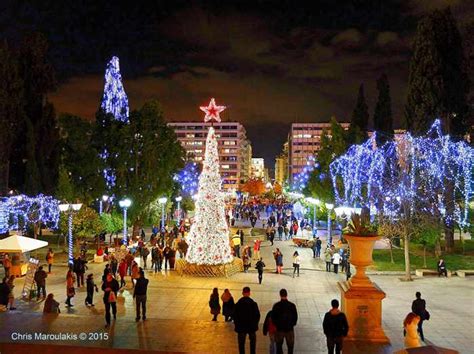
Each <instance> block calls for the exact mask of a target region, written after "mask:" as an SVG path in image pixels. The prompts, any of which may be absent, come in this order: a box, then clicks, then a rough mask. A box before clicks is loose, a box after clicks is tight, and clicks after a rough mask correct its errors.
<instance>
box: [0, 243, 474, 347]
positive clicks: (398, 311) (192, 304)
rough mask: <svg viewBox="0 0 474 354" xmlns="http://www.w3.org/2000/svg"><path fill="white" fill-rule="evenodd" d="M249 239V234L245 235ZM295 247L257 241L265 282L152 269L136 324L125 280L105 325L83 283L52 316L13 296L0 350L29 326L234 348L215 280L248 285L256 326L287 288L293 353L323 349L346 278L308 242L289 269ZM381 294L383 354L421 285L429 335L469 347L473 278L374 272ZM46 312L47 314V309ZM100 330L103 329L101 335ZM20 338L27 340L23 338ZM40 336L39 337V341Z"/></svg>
mask: <svg viewBox="0 0 474 354" xmlns="http://www.w3.org/2000/svg"><path fill="white" fill-rule="evenodd" d="M248 241H250V238H248ZM275 247H279V248H280V249H281V250H282V252H283V255H284V258H283V262H284V265H285V270H284V274H281V275H278V274H275V273H273V271H274V262H273V257H272V255H271V252H272V250H273V249H274V248H275ZM294 250H295V247H294V246H293V245H292V244H291V241H282V242H281V241H276V242H275V245H274V247H273V248H272V247H270V244H269V243H268V242H264V243H263V247H262V252H261V253H262V256H263V258H264V261H265V263H266V265H267V269H266V273H265V274H264V279H263V284H262V285H259V284H258V281H257V274H256V272H255V271H254V269H253V267H252V268H251V272H249V273H247V274H245V273H241V274H237V275H235V276H234V277H232V278H227V279H226V278H215V279H212V278H211V279H209V278H192V277H179V276H177V275H176V273H175V272H174V271H170V272H167V273H166V272H162V273H161V274H158V275H153V274H151V273H148V272H147V275H146V276H147V277H148V278H149V279H150V285H149V290H148V313H147V317H148V319H147V321H146V322H145V323H143V322H139V323H135V321H134V319H135V312H134V303H133V299H132V290H131V288H130V284H128V286H127V287H126V288H125V289H124V290H123V291H121V294H120V296H119V298H118V299H119V303H118V316H117V321H116V322H115V324H114V325H113V326H112V327H111V329H110V330H109V331H108V332H107V331H105V329H104V324H105V322H104V306H103V304H102V292H101V291H99V293H97V294H96V295H95V303H96V306H95V308H92V309H90V308H87V307H85V306H84V299H85V289H84V288H80V289H79V290H78V292H77V295H76V297H75V298H74V300H73V303H74V304H75V306H74V307H73V308H72V309H71V310H67V309H66V308H64V305H61V307H62V313H61V314H60V315H59V316H58V317H56V318H45V317H44V316H42V314H41V311H42V303H36V302H35V301H33V302H31V303H28V302H24V301H22V300H17V303H18V306H17V308H18V310H17V311H9V312H6V313H0V323H1V325H0V352H2V354H4V353H5V352H4V351H3V350H2V346H1V343H2V342H10V343H11V342H19V341H15V340H13V339H12V333H15V332H16V333H20V334H28V333H31V334H32V333H35V332H43V333H60V332H63V333H64V332H68V333H73V334H76V335H77V336H78V335H79V334H80V333H82V332H84V333H95V334H92V336H94V335H95V336H96V337H95V338H90V340H89V338H88V339H86V340H84V341H79V340H56V341H54V340H53V341H51V342H48V343H53V344H61V345H81V346H91V347H103V348H129V349H149V350H158V351H163V352H165V351H170V352H187V353H190V352H199V353H236V352H237V341H236V336H235V333H234V332H233V325H232V324H231V323H225V322H223V318H222V317H221V316H220V317H219V320H218V322H217V323H216V322H212V321H211V317H212V316H211V315H210V313H209V307H208V300H209V295H210V293H211V290H212V288H213V287H217V288H219V293H222V291H223V289H225V288H228V289H230V291H231V293H232V294H233V296H234V298H235V299H236V300H237V299H238V298H240V293H241V289H242V287H244V286H246V285H248V286H250V287H251V289H252V297H253V298H254V299H255V301H257V303H258V305H259V308H260V312H261V317H262V318H261V325H262V323H263V320H264V318H265V315H266V313H267V312H268V311H269V310H270V309H271V307H272V305H273V303H275V302H276V301H278V300H279V298H278V291H279V290H280V289H281V288H282V287H284V288H286V289H287V290H288V293H289V299H290V301H293V302H295V304H296V306H297V308H298V313H299V320H298V325H297V327H296V328H295V332H296V345H295V352H296V353H324V352H326V349H325V338H324V334H323V332H322V319H323V317H324V314H325V312H326V311H327V310H328V308H329V304H330V301H331V299H333V298H338V299H339V298H340V295H339V292H338V288H337V282H338V281H341V280H343V279H344V276H343V275H342V274H337V275H336V274H334V273H327V272H325V271H323V270H322V269H323V262H322V261H321V260H319V259H316V260H315V259H313V258H312V251H311V250H310V249H303V248H300V249H298V251H299V252H300V255H301V257H302V259H303V262H302V270H301V275H300V277H299V278H298V277H296V278H293V277H292V276H291V269H290V268H291V263H292V262H291V255H292V254H293V252H294ZM102 269H103V265H96V264H93V265H91V266H90V271H91V272H93V273H94V274H95V279H96V281H98V280H100V276H101V274H102ZM53 273H54V274H52V275H51V276H50V277H48V279H47V291H48V292H53V293H54V294H55V295H56V298H57V300H58V301H60V302H61V303H62V304H64V300H65V290H66V289H65V284H64V282H65V281H64V280H65V273H66V268H65V267H61V266H56V267H55V268H54V269H53ZM371 278H372V280H373V281H375V282H376V283H377V284H378V285H379V286H380V287H381V288H382V289H383V290H384V291H385V292H386V293H387V298H386V299H385V300H384V301H383V327H384V329H385V331H386V334H387V335H388V337H389V338H390V340H391V344H392V346H391V348H387V349H386V351H385V352H386V353H389V352H391V351H393V350H398V349H400V348H402V347H403V336H402V321H403V319H404V317H405V315H406V314H407V313H408V312H409V311H410V306H411V302H412V300H413V298H414V294H415V292H416V291H421V293H422V297H423V298H425V299H426V301H427V307H428V310H429V311H430V313H431V319H430V321H428V322H425V325H424V328H425V337H426V339H427V342H429V343H433V344H435V345H439V346H442V347H443V346H444V347H450V348H454V349H457V350H459V351H460V352H461V353H472V352H473V351H472V348H473V347H474V339H473V336H472V328H474V316H473V314H474V306H473V305H474V303H473V302H474V300H473V295H474V283H473V280H472V279H471V278H465V279H461V278H449V279H446V278H422V279H416V280H415V281H414V282H401V281H400V280H399V279H398V278H397V277H396V276H389V275H384V276H382V275H379V276H372V277H371ZM16 285H17V286H16V288H15V294H16V295H17V296H19V294H20V292H21V289H22V279H18V280H16ZM46 317H49V316H46ZM261 325H260V331H259V333H258V337H257V349H258V353H265V352H267V343H268V338H266V337H264V336H263V335H262V333H261V327H262V326H261ZM105 334H108V335H109V338H108V339H105V338H104V336H105ZM23 342H28V341H27V340H24V341H23ZM42 343H43V342H42ZM345 352H346V353H371V352H374V353H375V352H381V351H380V350H379V351H377V350H374V351H372V350H370V349H368V347H367V346H363V347H360V346H359V348H357V347H355V346H351V347H350V346H346V350H345Z"/></svg>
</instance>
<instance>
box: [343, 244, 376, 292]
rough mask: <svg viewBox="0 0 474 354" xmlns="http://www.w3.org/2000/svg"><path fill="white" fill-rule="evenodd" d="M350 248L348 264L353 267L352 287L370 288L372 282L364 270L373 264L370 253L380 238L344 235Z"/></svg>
mask: <svg viewBox="0 0 474 354" xmlns="http://www.w3.org/2000/svg"><path fill="white" fill-rule="evenodd" d="M344 238H345V239H346V240H347V242H348V243H349V247H350V252H351V253H350V259H349V261H350V263H351V264H352V265H353V266H354V267H355V269H356V273H355V275H354V276H353V277H352V279H351V284H352V286H358V287H372V286H373V285H372V282H371V281H370V279H369V277H368V276H367V275H366V274H365V270H366V268H367V267H368V266H369V265H371V264H372V263H373V260H372V251H373V250H374V245H375V241H377V240H380V238H381V237H380V236H377V235H374V236H355V235H344Z"/></svg>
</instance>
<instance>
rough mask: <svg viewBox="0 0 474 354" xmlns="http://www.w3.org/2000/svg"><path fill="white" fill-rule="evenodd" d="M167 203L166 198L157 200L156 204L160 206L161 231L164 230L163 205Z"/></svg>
mask: <svg viewBox="0 0 474 354" xmlns="http://www.w3.org/2000/svg"><path fill="white" fill-rule="evenodd" d="M167 201H168V198H166V197H161V198H160V199H158V203H160V204H161V231H164V230H165V204H166V202H167Z"/></svg>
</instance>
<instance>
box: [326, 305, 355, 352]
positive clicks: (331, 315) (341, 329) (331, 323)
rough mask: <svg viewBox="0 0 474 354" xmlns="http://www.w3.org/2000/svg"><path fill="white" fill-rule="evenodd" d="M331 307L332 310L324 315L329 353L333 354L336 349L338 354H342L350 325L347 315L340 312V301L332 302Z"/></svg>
mask: <svg viewBox="0 0 474 354" xmlns="http://www.w3.org/2000/svg"><path fill="white" fill-rule="evenodd" d="M331 307H332V309H331V310H330V311H329V312H326V314H325V315H324V320H323V329H324V334H325V335H326V343H327V346H328V353H329V354H333V353H334V349H336V354H340V353H341V351H342V342H343V339H344V337H345V336H347V332H348V331H349V324H348V323H347V318H346V315H345V314H344V313H343V312H341V311H339V301H338V300H336V299H334V300H332V301H331Z"/></svg>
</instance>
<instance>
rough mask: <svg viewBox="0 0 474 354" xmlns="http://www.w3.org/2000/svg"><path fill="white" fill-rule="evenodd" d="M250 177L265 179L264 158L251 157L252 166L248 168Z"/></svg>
mask: <svg viewBox="0 0 474 354" xmlns="http://www.w3.org/2000/svg"><path fill="white" fill-rule="evenodd" d="M250 171H251V172H250V177H251V178H261V179H263V180H264V179H265V160H264V159H263V158H261V157H253V158H252V166H251V168H250Z"/></svg>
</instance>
